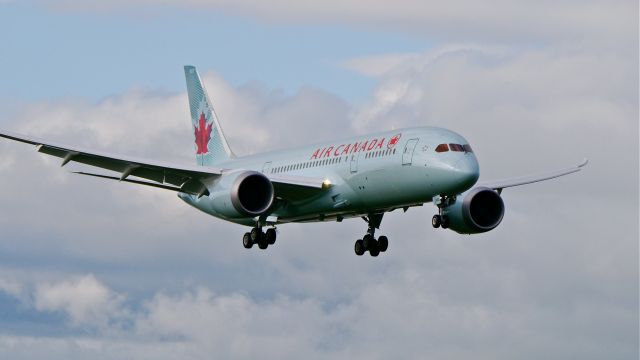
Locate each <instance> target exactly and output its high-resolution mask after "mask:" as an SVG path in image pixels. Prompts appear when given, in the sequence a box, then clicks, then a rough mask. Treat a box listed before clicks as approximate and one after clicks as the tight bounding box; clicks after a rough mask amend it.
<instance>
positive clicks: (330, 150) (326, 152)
mask: <svg viewBox="0 0 640 360" xmlns="http://www.w3.org/2000/svg"><path fill="white" fill-rule="evenodd" d="M332 151H333V146H329V147H328V148H327V150H326V151H325V152H324V155H323V156H322V157H329V156H331V152H332Z"/></svg>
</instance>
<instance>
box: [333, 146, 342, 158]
mask: <svg viewBox="0 0 640 360" xmlns="http://www.w3.org/2000/svg"><path fill="white" fill-rule="evenodd" d="M343 147H344V144H341V145H339V146H338V147H337V148H336V151H335V152H334V153H333V156H340V154H339V153H340V148H343Z"/></svg>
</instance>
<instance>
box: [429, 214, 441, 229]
mask: <svg viewBox="0 0 640 360" xmlns="http://www.w3.org/2000/svg"><path fill="white" fill-rule="evenodd" d="M431 225H433V227H434V228H436V229H437V228H439V227H440V225H442V218H441V217H440V215H433V217H432V218H431Z"/></svg>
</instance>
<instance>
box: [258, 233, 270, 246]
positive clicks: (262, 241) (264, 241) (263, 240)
mask: <svg viewBox="0 0 640 360" xmlns="http://www.w3.org/2000/svg"><path fill="white" fill-rule="evenodd" d="M258 247H259V248H260V249H262V250H264V249H266V248H268V247H269V242H268V241H267V237H266V236H265V235H264V234H262V236H260V240H258Z"/></svg>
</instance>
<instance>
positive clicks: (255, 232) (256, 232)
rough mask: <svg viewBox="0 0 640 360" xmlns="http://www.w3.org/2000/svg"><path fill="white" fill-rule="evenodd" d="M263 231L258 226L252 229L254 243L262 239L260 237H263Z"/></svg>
mask: <svg viewBox="0 0 640 360" xmlns="http://www.w3.org/2000/svg"><path fill="white" fill-rule="evenodd" d="M261 235H262V231H260V229H258V228H253V229H251V241H253V243H254V244H255V243H258V242H259V241H260V238H261V237H262V236H261Z"/></svg>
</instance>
